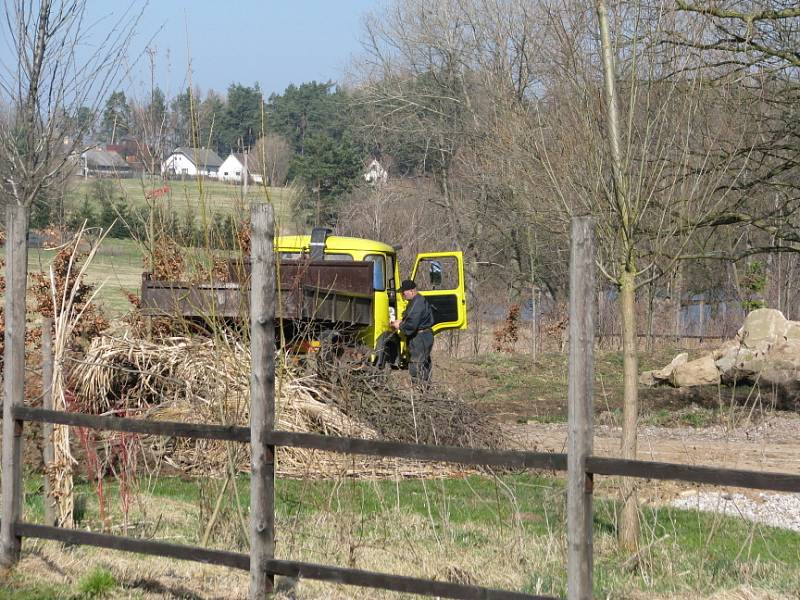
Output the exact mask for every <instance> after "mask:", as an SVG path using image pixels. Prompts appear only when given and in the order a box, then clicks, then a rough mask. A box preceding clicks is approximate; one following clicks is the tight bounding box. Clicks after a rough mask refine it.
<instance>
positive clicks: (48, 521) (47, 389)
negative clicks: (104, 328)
mask: <svg viewBox="0 0 800 600" xmlns="http://www.w3.org/2000/svg"><path fill="white" fill-rule="evenodd" d="M42 408H44V409H45V410H53V319H42ZM42 458H43V459H44V499H43V502H42V503H43V504H44V524H45V525H56V524H57V523H56V522H57V518H56V506H55V503H54V502H53V484H52V481H51V477H52V472H51V469H52V465H53V463H54V462H55V458H56V453H55V448H54V447H53V424H52V423H42Z"/></svg>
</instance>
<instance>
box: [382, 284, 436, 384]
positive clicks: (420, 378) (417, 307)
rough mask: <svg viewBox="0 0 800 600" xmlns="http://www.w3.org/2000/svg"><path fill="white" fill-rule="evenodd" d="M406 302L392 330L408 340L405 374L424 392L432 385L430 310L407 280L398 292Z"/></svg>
mask: <svg viewBox="0 0 800 600" xmlns="http://www.w3.org/2000/svg"><path fill="white" fill-rule="evenodd" d="M398 291H399V292H400V293H401V294H402V295H403V299H405V300H406V302H408V304H407V305H406V310H405V312H404V313H403V318H402V319H401V320H397V321H392V322H391V326H392V328H394V329H397V330H398V331H402V332H403V333H404V334H405V335H406V339H407V340H408V350H409V352H410V353H411V359H410V360H409V363H408V372H409V374H410V375H411V381H412V382H413V383H414V385H416V386H419V387H421V388H423V389H424V388H427V387H428V385H430V381H431V371H432V369H433V365H432V364H431V350H432V349H433V330H432V329H431V328H432V327H433V324H434V318H433V309H432V308H431V305H430V304H428V301H427V300H426V299H425V297H424V296H422V295H420V294H419V293H417V285H416V284H415V283H414V282H413V281H411V280H410V279H406V280H405V281H403V282H402V283H401V284H400V289H399V290H398Z"/></svg>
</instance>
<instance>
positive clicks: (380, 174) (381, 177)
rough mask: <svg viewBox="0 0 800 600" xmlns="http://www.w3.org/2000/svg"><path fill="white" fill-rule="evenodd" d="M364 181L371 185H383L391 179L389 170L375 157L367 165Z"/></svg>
mask: <svg viewBox="0 0 800 600" xmlns="http://www.w3.org/2000/svg"><path fill="white" fill-rule="evenodd" d="M364 181H366V182H367V183H369V184H370V185H381V184H384V183H386V182H387V181H389V172H388V171H387V170H386V169H384V168H383V165H381V163H380V162H379V161H378V159H377V158H373V159H372V160H371V161H370V163H369V164H368V165H367V172H366V173H364Z"/></svg>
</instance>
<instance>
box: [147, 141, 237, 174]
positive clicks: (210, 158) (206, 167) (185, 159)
mask: <svg viewBox="0 0 800 600" xmlns="http://www.w3.org/2000/svg"><path fill="white" fill-rule="evenodd" d="M221 165H222V159H221V158H220V157H219V155H218V154H217V153H216V152H214V151H213V150H209V149H208V148H184V147H181V148H175V150H174V151H173V152H172V154H170V155H169V156H168V157H167V159H166V160H165V161H164V162H163V163H161V174H162V175H167V176H169V177H181V176H186V177H197V176H198V175H202V176H204V177H212V178H216V177H217V173H218V172H219V168H220V166H221Z"/></svg>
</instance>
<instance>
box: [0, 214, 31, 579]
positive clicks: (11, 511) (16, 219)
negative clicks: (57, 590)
mask: <svg viewBox="0 0 800 600" xmlns="http://www.w3.org/2000/svg"><path fill="white" fill-rule="evenodd" d="M6 234H7V236H8V237H7V240H6V265H7V266H6V297H5V301H6V304H5V307H6V310H5V317H6V333H5V345H6V347H5V364H4V370H3V391H4V400H3V460H2V464H3V479H2V501H3V507H2V512H1V513H0V519H2V521H0V566H2V567H3V568H9V567H12V566H14V565H15V564H16V562H17V561H18V560H19V551H20V546H21V543H20V538H19V536H17V534H16V532H15V526H16V523H17V521H18V520H19V517H20V509H21V506H22V421H18V420H16V419H15V418H14V414H13V412H14V408H15V407H17V406H22V405H23V404H24V403H25V289H26V287H27V286H26V283H27V277H28V246H27V234H28V208H27V207H25V206H20V205H18V204H16V203H14V202H13V201H9V202H8V203H6Z"/></svg>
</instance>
